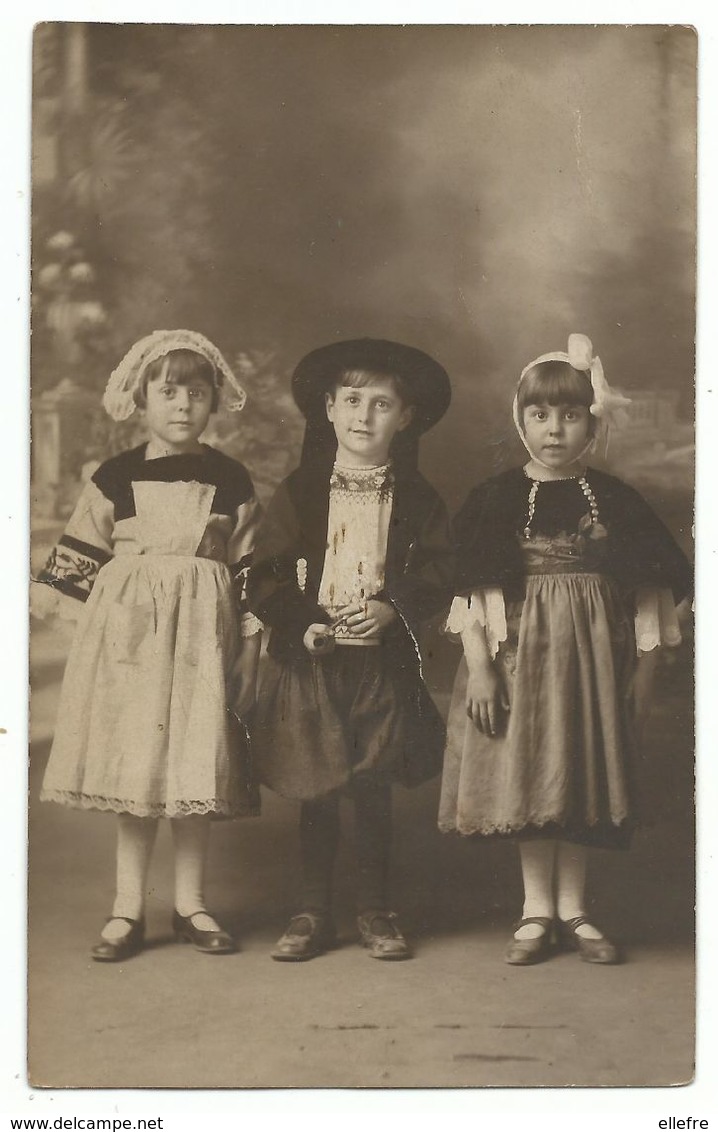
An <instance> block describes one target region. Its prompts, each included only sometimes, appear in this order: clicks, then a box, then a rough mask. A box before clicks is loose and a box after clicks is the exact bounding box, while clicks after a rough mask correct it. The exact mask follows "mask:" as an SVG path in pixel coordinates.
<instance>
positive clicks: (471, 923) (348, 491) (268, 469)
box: [27, 20, 698, 1090]
mask: <svg viewBox="0 0 718 1132" xmlns="http://www.w3.org/2000/svg"><path fill="white" fill-rule="evenodd" d="M697 51H698V39H697V35H696V32H695V30H694V29H692V28H690V27H684V26H680V25H677V24H675V25H665V24H643V25H635V26H625V25H618V24H604V25H595V24H593V25H568V24H536V25H529V24H505V25H497V26H492V25H490V24H483V25H478V24H473V25H451V24H444V25H442V24H438V23H435V24H432V25H420V24H414V25H412V24H403V25H401V24H396V25H380V24H376V25H371V24H365V25H357V24H355V25H346V24H335V25H332V24H325V25H320V24H315V25H275V26H269V25H265V26H262V25H254V26H252V25H249V24H247V25H231V24H222V25H209V24H208V25H197V24H189V25H181V24H171V23H147V24H137V23H119V22H115V23H112V22H109V23H100V22H96V23H93V22H84V23H83V22H78V21H60V20H57V21H53V20H50V21H48V22H44V23H40V24H38V25H37V27H36V28H35V31H34V36H33V91H32V232H31V236H32V349H31V373H32V379H31V386H32V388H31V402H32V476H31V560H32V582H31V587H30V588H31V591H32V594H31V614H32V620H31V646H30V677H31V724H30V741H31V742H30V772H29V889H28V949H27V960H28V1079H29V1084H30V1086H31V1087H32V1088H33V1089H35V1090H53V1089H80V1090H98V1089H111V1090H131V1089H150V1090H154V1089H224V1090H237V1089H264V1090H266V1089H310V1088H357V1087H359V1088H365V1089H380V1090H391V1089H405V1088H412V1089H418V1088H424V1089H427V1088H432V1089H439V1088H441V1089H446V1088H470V1089H483V1088H488V1089H503V1088H521V1089H526V1088H530V1089H535V1088H542V1087H549V1088H552V1089H562V1088H565V1087H569V1086H579V1087H582V1088H598V1087H604V1088H605V1087H608V1088H614V1089H615V1088H624V1087H666V1086H671V1085H682V1084H687V1083H689V1082H691V1080H692V1079H693V1073H694V1053H695V995H694V988H695V967H694V942H695V931H694V904H695V837H694V829H695V821H694V743H693V614H692V599H693V569H692V562H693V529H692V524H693V494H694V452H695V445H694V373H695V360H694V354H695V350H694V343H695V326H696V316H695V309H696V167H697V161H696V104H697V100H696V83H697ZM525 967H531V968H532V969H531V970H523V969H521V970H519V968H525Z"/></svg>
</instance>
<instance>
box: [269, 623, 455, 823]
mask: <svg viewBox="0 0 718 1132" xmlns="http://www.w3.org/2000/svg"><path fill="white" fill-rule="evenodd" d="M444 739H445V729H444V724H443V721H442V719H441V716H440V714H439V712H438V710H437V708H436V706H435V704H434V702H433V700H432V699H431V696H430V695H429V693H428V691H427V690H426V687H425V685H424V683H423V681H422V680H421V679H420V678H419V677H418V676H417V675H416V674H415V673H414V672H412V671H409V670H408V669H407V666H406V665H404V664H402V663H400V662H398V658H397V655H396V652H395V651H394V650H392V649H389V648H386V647H384V646H378V647H371V646H369V647H367V646H348V645H344V646H337V647H336V648H335V650H334V651H333V652H332V653H331V654H330V655H328V656H326V657H323V658H322V659H321V660H313V659H311V658H310V657H309V656H307V657H306V659H305V658H302V659H300V660H296V661H293V662H282V661H281V660H277V659H276V658H274V657H272V656H268V657H267V659H266V670H265V672H264V674H263V679H262V683H261V688H260V692H259V697H258V701H257V711H256V715H255V721H254V727H253V731H252V752H253V761H254V764H255V769H256V773H257V775H258V777H259V780H260V782H261V783H262V784H263V785H265V786H268V787H269V788H270V789H272V790H274V791H276V792H277V793H278V794H281V795H283V796H284V797H285V798H296V799H300V800H303V801H304V800H309V799H313V798H320V797H322V796H323V795H325V794H328V793H330V792H331V791H332V790H337V789H341V788H342V787H344V786H346V785H347V784H348V783H349V782H350V780H351V779H352V778H353V777H354V776H355V775H359V774H364V773H368V772H371V773H374V774H386V776H387V778H390V779H393V780H394V781H397V782H400V783H402V784H403V785H405V786H417V785H419V784H420V783H422V782H425V781H427V780H428V779H430V778H432V777H434V776H435V775H436V774H438V773H439V771H440V770H441V764H442V753H443V746H444Z"/></svg>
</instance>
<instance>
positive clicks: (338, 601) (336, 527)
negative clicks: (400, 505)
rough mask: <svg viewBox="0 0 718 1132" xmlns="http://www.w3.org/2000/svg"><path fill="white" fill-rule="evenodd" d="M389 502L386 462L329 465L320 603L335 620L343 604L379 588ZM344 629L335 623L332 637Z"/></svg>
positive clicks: (390, 492) (389, 472)
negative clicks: (359, 464) (362, 466)
mask: <svg viewBox="0 0 718 1132" xmlns="http://www.w3.org/2000/svg"><path fill="white" fill-rule="evenodd" d="M393 502H394V475H393V472H392V468H391V465H390V464H385V465H382V466H381V467H375V468H344V467H341V466H340V465H339V464H335V465H334V469H333V471H332V476H331V480H330V484H329V521H328V524H327V550H326V555H325V558H324V570H323V573H322V580H321V583H320V586H319V604H320V605H321V606H322V608H323V609H325V610H326V611H327V613H328V614H329V615H330V617H331V618H332V619H334V618H335V617H336V616H337V615H338V613H339V610H340V609H342V608H343V607H344V606H346V605H353V604H356V603H362V602H364V601H367V599H368V598H370V597H374V596H375V595H376V594H378V593H380V592H381V591H382V589H383V588H384V569H385V564H386V548H387V540H388V537H389V523H390V520H391V511H392V506H393ZM342 633H344V634H347V630H346V629H345V628H344V627H343V626H341V625H339V626H338V627H337V629H336V635H337V637H340V636H341V635H342Z"/></svg>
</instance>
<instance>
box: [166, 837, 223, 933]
mask: <svg viewBox="0 0 718 1132" xmlns="http://www.w3.org/2000/svg"><path fill="white" fill-rule="evenodd" d="M172 837H173V840H174V846H175V908H176V909H177V911H178V912H179V914H180V916H193V917H194V918H193V920H192V923H193V924H194V926H195V927H196V928H198V929H199V931H203V932H216V931H219V930H220V929H219V924H218V923H217V921H216V920H215V919H213V917H212V916H210V915H208V914H207V912H206V911H205V907H204V867H205V863H206V860H207V850H208V849H209V818H208V817H204V816H201V815H196V816H193V817H190V818H173V819H172ZM195 912H200V913H202V915H199V916H195V915H194V914H195Z"/></svg>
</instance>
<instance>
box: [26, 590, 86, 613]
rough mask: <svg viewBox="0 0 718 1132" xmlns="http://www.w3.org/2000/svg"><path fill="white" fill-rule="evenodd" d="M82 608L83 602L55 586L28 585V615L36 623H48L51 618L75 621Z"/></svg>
mask: <svg viewBox="0 0 718 1132" xmlns="http://www.w3.org/2000/svg"><path fill="white" fill-rule="evenodd" d="M83 608H84V602H82V601H79V600H78V599H77V598H75V597H70V596H69V594H65V593H63V592H62V591H61V590H58V589H56V588H55V586H50V585H47V584H46V583H45V582H35V581H33V582H31V584H30V613H31V614H32V616H33V617H36V618H37V619H38V621H49V620H51V619H52V618H59V619H60V621H77V619H78V617H79V616H80V614H81V613H82V610H83Z"/></svg>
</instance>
